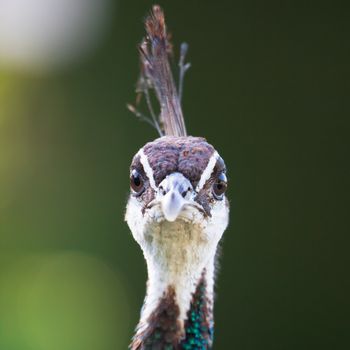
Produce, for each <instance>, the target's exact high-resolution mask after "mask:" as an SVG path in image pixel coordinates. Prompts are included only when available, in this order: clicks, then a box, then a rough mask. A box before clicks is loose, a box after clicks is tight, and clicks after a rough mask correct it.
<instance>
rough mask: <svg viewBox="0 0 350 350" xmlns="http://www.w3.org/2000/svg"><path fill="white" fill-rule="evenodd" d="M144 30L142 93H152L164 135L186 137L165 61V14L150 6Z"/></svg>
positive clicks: (166, 59)
mask: <svg viewBox="0 0 350 350" xmlns="http://www.w3.org/2000/svg"><path fill="white" fill-rule="evenodd" d="M145 28H146V31H147V37H146V39H144V40H143V42H142V43H141V45H140V47H139V51H140V59H141V81H142V82H143V84H144V85H146V86H144V87H143V90H144V92H145V90H146V92H145V93H147V94H148V90H147V89H148V88H152V89H154V91H155V94H156V97H157V99H158V101H159V103H160V123H161V125H162V128H163V131H164V134H165V135H169V136H170V135H171V136H186V135H187V133H186V126H185V121H184V118H183V114H182V109H181V104H180V99H179V95H178V92H177V89H176V86H175V83H174V78H173V75H172V72H171V69H170V64H169V59H168V55H169V51H170V48H171V45H170V43H169V41H168V36H167V33H166V26H165V18H164V12H163V10H162V9H161V8H160V7H159V6H158V5H155V6H153V9H152V12H151V14H150V15H149V16H148V17H147V18H146V21H145ZM146 98H147V96H146Z"/></svg>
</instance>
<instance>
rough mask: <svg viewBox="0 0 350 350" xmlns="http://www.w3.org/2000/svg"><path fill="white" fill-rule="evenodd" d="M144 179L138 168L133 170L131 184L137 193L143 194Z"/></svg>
mask: <svg viewBox="0 0 350 350" xmlns="http://www.w3.org/2000/svg"><path fill="white" fill-rule="evenodd" d="M143 185H144V184H143V179H142V176H141V175H140V174H139V173H138V171H137V170H135V169H134V170H133V171H132V173H131V177H130V186H131V188H132V190H133V191H134V192H136V194H141V193H142V192H143V189H144V186H143Z"/></svg>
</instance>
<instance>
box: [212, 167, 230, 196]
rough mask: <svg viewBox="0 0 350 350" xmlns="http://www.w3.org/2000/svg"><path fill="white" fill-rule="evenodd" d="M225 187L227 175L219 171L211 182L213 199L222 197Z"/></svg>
mask: <svg viewBox="0 0 350 350" xmlns="http://www.w3.org/2000/svg"><path fill="white" fill-rule="evenodd" d="M226 189H227V177H226V175H225V174H224V173H221V174H220V175H219V176H218V177H217V178H216V180H215V182H214V184H213V194H214V197H215V199H218V200H221V199H223V198H224V194H225V192H226Z"/></svg>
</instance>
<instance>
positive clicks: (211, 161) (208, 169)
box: [196, 151, 219, 192]
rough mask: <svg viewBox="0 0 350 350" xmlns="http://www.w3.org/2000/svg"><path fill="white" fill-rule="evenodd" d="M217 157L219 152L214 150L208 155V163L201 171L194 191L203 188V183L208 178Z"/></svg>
mask: <svg viewBox="0 0 350 350" xmlns="http://www.w3.org/2000/svg"><path fill="white" fill-rule="evenodd" d="M218 158H219V154H218V152H216V151H215V152H214V154H213V155H212V156H211V157H210V159H209V162H208V165H207V167H206V168H205V169H204V171H203V173H202V176H201V178H200V180H199V182H198V185H197V187H196V192H199V191H200V190H201V189H202V188H203V186H204V185H205V183H206V182H207V181H208V180H209V178H210V176H211V174H212V172H213V170H214V167H215V165H216V162H217V160H218Z"/></svg>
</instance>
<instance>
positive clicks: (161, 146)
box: [126, 136, 229, 248]
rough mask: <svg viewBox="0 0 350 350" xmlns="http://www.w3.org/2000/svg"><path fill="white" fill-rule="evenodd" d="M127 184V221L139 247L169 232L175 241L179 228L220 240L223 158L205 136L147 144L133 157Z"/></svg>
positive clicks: (224, 216)
mask: <svg viewBox="0 0 350 350" xmlns="http://www.w3.org/2000/svg"><path fill="white" fill-rule="evenodd" d="M130 187H131V193H130V197H129V201H128V205H127V211H126V221H127V223H128V225H129V227H130V229H131V231H132V233H133V236H134V238H135V239H136V241H137V242H138V243H139V244H140V245H141V247H142V248H144V246H145V245H146V242H147V241H153V240H154V235H157V234H160V235H161V234H163V235H165V234H166V233H165V232H169V231H173V232H174V233H173V234H172V237H169V238H170V239H173V240H175V241H176V240H178V239H179V236H178V235H177V234H176V232H177V231H178V232H179V231H191V232H195V231H198V232H200V233H198V234H199V235H200V237H196V238H197V239H198V238H199V239H201V240H204V241H205V240H214V241H218V240H219V239H220V238H221V235H222V233H223V231H224V230H225V228H226V226H227V223H228V209H229V208H228V201H227V198H226V196H225V192H226V189H227V177H226V167H225V163H224V161H223V159H222V158H221V157H220V156H219V154H218V152H217V151H216V150H215V149H214V147H213V146H212V145H210V144H209V143H208V142H207V141H206V140H205V139H204V138H200V137H191V136H164V137H161V138H158V139H156V140H155V141H153V142H149V143H147V144H146V145H145V146H144V147H143V148H141V149H140V150H139V151H138V152H137V153H136V155H135V156H134V158H133V160H132V163H131V167H130ZM181 228H182V230H181ZM179 234H180V233H179Z"/></svg>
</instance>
